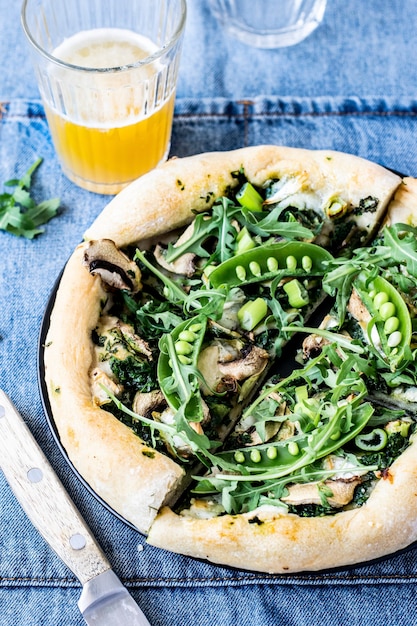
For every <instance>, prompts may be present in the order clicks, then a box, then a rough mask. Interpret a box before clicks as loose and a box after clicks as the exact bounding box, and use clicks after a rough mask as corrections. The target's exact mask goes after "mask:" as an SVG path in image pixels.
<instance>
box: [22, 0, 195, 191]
mask: <svg viewBox="0 0 417 626" xmlns="http://www.w3.org/2000/svg"><path fill="white" fill-rule="evenodd" d="M185 19H186V3H185V0H63V1H58V0H25V1H24V4H23V9H22V25H23V29H24V31H25V33H26V36H27V38H28V41H29V42H30V48H31V51H32V58H33V62H34V68H35V72H36V76H37V80H38V85H39V91H40V94H41V97H42V100H43V103H44V106H45V111H46V115H47V118H48V122H49V127H50V130H51V135H52V139H53V142H54V145H55V149H56V152H57V155H58V158H59V159H60V163H61V165H62V168H63V170H64V172H65V174H66V175H67V176H68V178H70V179H71V180H72V181H73V182H75V183H76V184H78V185H80V186H81V187H84V188H86V189H89V190H91V191H95V192H98V193H109V194H113V193H117V192H118V191H120V190H121V189H122V188H123V187H125V186H126V185H127V184H128V183H129V182H131V181H132V180H134V179H135V178H137V177H138V176H140V175H142V174H144V173H146V172H147V171H149V170H150V169H152V168H154V167H155V166H156V165H158V164H159V163H160V162H161V161H163V160H164V159H165V158H166V157H167V155H168V152H169V145H170V136H171V127H172V118H173V111H174V99H175V88H176V82H177V76H178V65H179V60H180V51H181V45H182V39H183V32H184V27H185ZM97 29H109V30H108V33H112V36H113V34H114V33H116V34H117V39H118V40H123V41H124V40H125V39H126V40H127V41H129V37H130V34H132V33H134V34H135V35H132V36H136V35H139V36H140V37H145V38H146V43H148V40H149V41H150V42H152V47H151V48H149V49H148V50H147V52H146V53H144V55H139V54H138V56H137V57H136V56H134V57H133V58H129V61H128V62H127V63H123V64H122V65H119V64H116V65H115V66H113V64H112V63H111V62H110V61H109V62H107V64H105V63H104V62H103V65H104V67H97V64H96V62H94V63H92V67H89V62H88V58H87V60H85V61H84V60H83V62H82V63H81V61H79V62H78V61H77V62H74V61H73V60H72V57H71V62H70V61H68V59H66V61H63V60H62V56H61V52H60V51H61V49H63V48H62V46H65V45H66V44H65V43H64V44H63V42H68V39H70V38H71V37H74V36H75V35H77V34H79V33H83V32H84V31H87V34H85V35H81V36H82V37H83V40H85V41H86V42H87V43H88V45H89V46H90V45H91V44H93V43H94V41H95V34H96V33H98V32H99V33H102V32H103V31H97ZM115 29H117V32H116V31H115ZM120 29H121V30H120ZM78 36H80V35H78ZM106 36H107V30H106ZM71 41H72V40H71ZM135 41H136V40H135ZM140 41H141V40H140ZM136 43H137V42H136ZM59 46H61V48H59V52H58V51H57V50H56V49H57V48H58V47H59ZM59 57H60V58H59ZM78 63H79V64H78Z"/></svg>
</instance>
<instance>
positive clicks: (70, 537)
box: [0, 390, 110, 585]
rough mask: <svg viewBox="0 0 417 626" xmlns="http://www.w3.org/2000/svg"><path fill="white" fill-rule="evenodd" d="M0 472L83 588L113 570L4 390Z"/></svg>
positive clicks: (0, 418) (0, 409) (0, 402)
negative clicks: (102, 574)
mask: <svg viewBox="0 0 417 626" xmlns="http://www.w3.org/2000/svg"><path fill="white" fill-rule="evenodd" d="M0 467H1V469H2V470H3V473H4V475H5V477H6V479H7V481H8V483H9V485H10V487H11V488H12V490H13V492H14V494H15V496H16V498H17V499H18V501H19V502H20V504H21V506H22V508H23V510H24V511H25V513H26V514H27V516H28V517H29V519H30V521H31V522H32V524H33V525H34V526H35V528H36V529H37V530H38V531H39V532H40V534H41V535H42V537H43V538H44V539H45V540H46V541H47V542H48V543H49V545H50V546H51V548H52V549H53V550H54V551H55V552H56V553H57V554H58V556H59V557H60V558H61V559H62V560H63V561H64V563H66V565H68V567H69V568H70V569H71V570H72V571H73V572H74V574H75V576H76V577H77V578H78V579H79V580H80V582H81V583H82V584H83V585H84V584H85V583H86V582H87V581H89V580H90V579H91V578H94V576H97V574H101V573H102V572H105V571H106V570H108V569H110V563H109V562H108V561H107V559H106V557H105V556H104V554H103V552H102V551H101V549H100V548H99V546H98V545H97V543H96V541H95V539H94V537H93V536H92V534H91V531H90V530H89V528H88V527H87V525H86V523H85V522H84V520H83V518H82V517H81V515H80V513H79V511H78V510H77V509H76V507H75V505H74V503H73V502H72V500H71V499H70V497H69V495H68V494H67V492H66V491H65V488H64V486H63V485H62V483H61V481H60V480H59V478H58V477H57V475H56V474H55V472H54V470H53V469H52V467H51V466H50V464H49V462H48V460H47V458H46V457H45V455H44V454H43V452H42V450H41V449H40V447H39V445H38V444H37V443H36V441H35V439H34V438H33V435H32V434H31V432H30V430H29V428H28V427H27V426H26V424H25V422H24V421H23V419H22V417H21V416H20V415H19V413H18V412H17V410H16V408H15V407H14V406H13V404H12V403H11V401H10V400H9V398H8V397H7V395H6V394H5V393H4V392H3V391H2V390H0Z"/></svg>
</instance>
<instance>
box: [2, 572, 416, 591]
mask: <svg viewBox="0 0 417 626" xmlns="http://www.w3.org/2000/svg"><path fill="white" fill-rule="evenodd" d="M401 580H403V581H405V582H407V583H408V582H416V580H417V574H415V575H412V574H373V575H353V576H345V577H343V576H332V577H330V576H329V577H322V576H291V577H288V578H287V577H286V576H274V575H271V576H268V575H266V576H262V577H258V576H252V577H251V576H230V577H224V576H207V577H172V578H166V577H162V576H161V577H143V578H138V577H134V578H123V579H122V582H123V584H125V585H129V586H130V585H135V584H147V585H149V584H155V583H165V584H172V583H177V584H178V583H180V584H189V583H219V582H223V583H233V582H243V583H253V582H255V583H257V584H270V583H277V582H280V583H287V584H293V583H297V582H303V583H304V584H307V585H308V584H311V583H317V582H321V583H323V584H326V583H335V582H338V583H344V582H349V583H352V582H353V583H356V582H360V581H362V582H364V583H365V584H380V583H381V582H385V583H387V582H389V581H392V582H394V583H398V582H399V581H401ZM9 583H14V584H27V583H35V584H39V585H48V584H54V585H59V584H70V585H74V584H75V585H76V586H78V585H79V582H78V580H77V579H76V578H66V577H64V578H60V577H58V578H55V577H47V578H43V577H32V576H3V577H0V588H1V586H7V585H8V584H9Z"/></svg>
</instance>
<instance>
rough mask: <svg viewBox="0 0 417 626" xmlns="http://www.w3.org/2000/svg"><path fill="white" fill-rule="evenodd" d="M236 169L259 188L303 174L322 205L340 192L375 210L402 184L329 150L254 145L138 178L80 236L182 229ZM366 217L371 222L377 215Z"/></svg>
mask: <svg viewBox="0 0 417 626" xmlns="http://www.w3.org/2000/svg"><path fill="white" fill-rule="evenodd" d="M241 167H243V168H244V171H245V174H246V176H247V178H248V179H249V180H250V181H251V182H252V183H254V184H258V185H262V184H263V183H264V182H265V181H266V180H268V179H274V178H282V177H283V176H286V175H288V176H295V175H298V176H300V175H302V174H303V173H306V175H307V178H308V181H309V184H310V186H311V188H312V189H315V190H317V191H318V192H319V194H320V195H321V197H322V199H323V201H326V200H327V199H328V198H329V197H331V196H334V195H337V194H341V195H343V198H344V200H346V201H347V202H349V203H351V204H352V205H353V206H358V205H359V202H360V200H361V199H362V198H363V194H364V190H366V193H367V194H369V195H371V196H376V197H378V198H380V199H381V204H380V207H379V210H380V211H383V210H384V209H385V207H386V204H387V203H388V201H389V200H390V198H391V196H392V194H393V193H394V191H395V189H396V188H397V187H398V185H399V184H400V182H401V179H400V178H399V177H398V176H397V175H395V174H393V173H392V172H389V171H388V170H386V169H384V168H382V167H380V166H379V165H377V164H375V163H371V162H370V161H366V160H364V159H361V158H359V157H355V156H352V155H350V154H343V153H341V152H334V151H330V150H326V151H325V150H322V151H320V150H318V151H312V150H302V149H299V148H288V147H280V146H256V147H251V148H242V149H240V150H234V151H231V152H211V153H206V154H201V155H195V156H191V157H186V158H182V159H172V160H170V161H168V162H167V163H165V164H164V165H162V166H160V167H159V168H157V169H155V170H153V171H152V172H150V173H149V174H147V175H146V176H143V177H142V178H139V179H138V180H137V181H135V182H134V183H132V184H131V185H129V187H127V188H126V189H124V190H123V191H122V192H121V193H120V194H119V195H118V196H116V197H115V198H114V199H113V200H112V201H111V202H110V203H109V204H108V205H107V206H106V207H105V208H104V210H103V211H102V213H101V214H100V215H99V216H98V218H97V219H96V220H95V221H94V222H93V224H92V225H91V226H90V228H88V230H87V231H86V233H85V235H84V237H85V239H99V238H102V237H109V238H111V239H113V240H114V241H115V243H116V244H117V245H118V246H120V247H123V246H126V245H129V244H132V243H135V242H138V241H140V240H142V239H147V238H149V237H153V236H154V235H156V234H161V233H164V232H167V231H168V230H171V229H174V228H177V227H179V226H182V225H184V224H186V223H187V222H189V221H190V220H191V218H192V215H193V213H192V212H193V211H204V210H205V209H207V208H209V207H210V206H211V204H212V203H213V201H214V200H215V198H217V197H218V196H220V195H222V194H223V193H224V191H225V190H226V189H227V188H228V187H234V186H236V184H237V181H236V178H235V177H233V175H232V172H236V171H238V170H239V169H240V168H241ZM371 217H372V219H373V220H374V219H375V217H376V216H375V215H372V216H371ZM364 225H366V224H364Z"/></svg>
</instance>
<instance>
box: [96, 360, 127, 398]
mask: <svg viewBox="0 0 417 626" xmlns="http://www.w3.org/2000/svg"><path fill="white" fill-rule="evenodd" d="M90 381H91V392H92V398H93V403H94V404H95V405H97V406H103V404H109V402H111V399H110V398H109V396H108V395H107V392H106V390H105V389H103V387H102V386H104V387H106V389H108V390H109V391H111V392H112V393H113V394H114V395H115V396H118V395H119V394H120V393H121V392H122V390H123V388H122V387H121V385H118V384H117V383H116V382H115V381H114V380H113V379H112V378H110V376H108V374H106V372H104V371H103V370H102V369H100V368H99V367H95V368H94V369H93V370H92V371H91V373H90Z"/></svg>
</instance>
